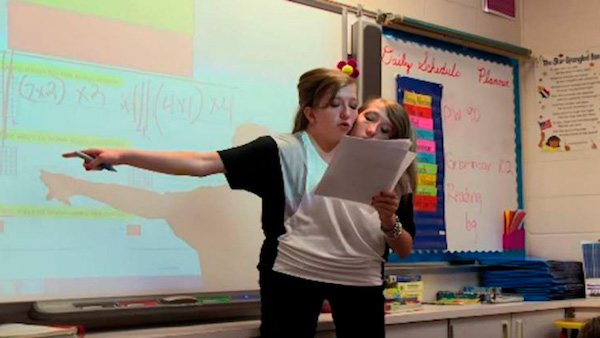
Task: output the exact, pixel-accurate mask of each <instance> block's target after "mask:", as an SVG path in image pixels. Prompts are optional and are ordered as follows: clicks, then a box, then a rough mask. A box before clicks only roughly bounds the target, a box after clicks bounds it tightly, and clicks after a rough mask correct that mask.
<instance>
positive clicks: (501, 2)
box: [483, 0, 517, 19]
mask: <svg viewBox="0 0 600 338" xmlns="http://www.w3.org/2000/svg"><path fill="white" fill-rule="evenodd" d="M483 10H484V11H485V12H488V13H492V14H496V15H500V16H503V17H505V18H508V19H514V18H515V17H516V16H517V11H516V6H515V0H483Z"/></svg>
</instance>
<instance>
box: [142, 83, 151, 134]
mask: <svg viewBox="0 0 600 338" xmlns="http://www.w3.org/2000/svg"><path fill="white" fill-rule="evenodd" d="M151 85H152V84H151V83H150V80H146V84H145V86H144V91H143V94H142V95H143V102H144V108H143V109H144V115H146V118H145V119H144V127H143V130H144V131H143V134H144V135H146V133H147V132H148V129H149V128H148V126H149V125H150V115H151V112H150V87H151Z"/></svg>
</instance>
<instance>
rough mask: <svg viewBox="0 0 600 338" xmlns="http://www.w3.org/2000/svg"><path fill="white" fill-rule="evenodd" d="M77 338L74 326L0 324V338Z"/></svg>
mask: <svg viewBox="0 0 600 338" xmlns="http://www.w3.org/2000/svg"><path fill="white" fill-rule="evenodd" d="M5 337H6V338H9V337H10V338H20V337H23V338H38V337H39V338H42V337H77V327H76V326H61V327H55V326H46V325H33V324H21V323H14V324H0V338H5Z"/></svg>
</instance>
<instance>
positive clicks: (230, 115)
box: [229, 94, 234, 125]
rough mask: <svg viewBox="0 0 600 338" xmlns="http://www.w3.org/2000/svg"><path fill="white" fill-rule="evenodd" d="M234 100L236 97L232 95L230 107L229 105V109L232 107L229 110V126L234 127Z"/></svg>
mask: <svg viewBox="0 0 600 338" xmlns="http://www.w3.org/2000/svg"><path fill="white" fill-rule="evenodd" d="M233 99H234V96H233V94H231V97H230V100H229V102H230V105H229V107H230V109H229V125H233Z"/></svg>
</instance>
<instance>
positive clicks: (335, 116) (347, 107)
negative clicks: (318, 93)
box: [304, 85, 358, 147]
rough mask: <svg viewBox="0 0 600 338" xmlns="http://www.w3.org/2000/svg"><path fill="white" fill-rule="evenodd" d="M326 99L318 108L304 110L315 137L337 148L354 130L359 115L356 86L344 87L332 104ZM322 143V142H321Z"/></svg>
mask: <svg viewBox="0 0 600 338" xmlns="http://www.w3.org/2000/svg"><path fill="white" fill-rule="evenodd" d="M327 99H328V98H324V99H323V100H321V102H319V104H318V107H306V108H304V114H305V115H306V117H307V118H308V121H309V123H310V128H311V131H312V132H313V136H315V137H318V138H319V141H322V142H323V144H325V145H327V146H331V147H335V146H336V145H337V143H338V142H339V141H340V140H341V139H342V137H343V136H344V135H346V134H348V132H350V129H352V125H353V124H354V121H356V115H357V114H358V111H357V108H358V99H357V98H356V85H349V86H346V87H342V88H341V89H340V90H339V91H338V92H337V93H336V94H335V97H334V98H333V100H331V102H328V100H327ZM319 143H321V142H319Z"/></svg>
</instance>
